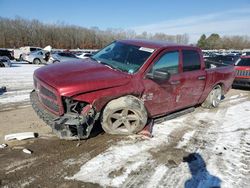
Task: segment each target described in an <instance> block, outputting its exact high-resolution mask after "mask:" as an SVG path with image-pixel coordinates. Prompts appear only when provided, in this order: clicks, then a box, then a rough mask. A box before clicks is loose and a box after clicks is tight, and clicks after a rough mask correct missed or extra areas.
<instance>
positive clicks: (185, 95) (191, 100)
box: [176, 48, 206, 109]
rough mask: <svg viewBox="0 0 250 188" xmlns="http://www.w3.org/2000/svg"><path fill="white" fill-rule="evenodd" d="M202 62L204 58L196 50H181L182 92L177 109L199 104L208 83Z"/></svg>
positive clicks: (179, 95) (177, 101)
mask: <svg viewBox="0 0 250 188" xmlns="http://www.w3.org/2000/svg"><path fill="white" fill-rule="evenodd" d="M202 62H203V61H202V57H201V55H200V53H199V51H198V50H196V49H195V48H186V49H185V48H183V49H182V50H181V73H180V83H179V84H180V91H179V93H178V96H177V100H176V109H181V108H186V107H189V106H194V105H196V104H197V103H198V101H199V99H200V97H201V95H202V93H203V90H204V87H205V83H206V72H205V67H204V63H202Z"/></svg>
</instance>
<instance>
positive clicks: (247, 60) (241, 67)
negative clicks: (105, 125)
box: [233, 56, 250, 88]
mask: <svg viewBox="0 0 250 188" xmlns="http://www.w3.org/2000/svg"><path fill="white" fill-rule="evenodd" d="M235 70H236V77H235V80H234V82H233V86H234V87H238V86H240V87H248V88H250V56H242V57H241V58H240V59H239V60H238V61H237V62H236V63H235Z"/></svg>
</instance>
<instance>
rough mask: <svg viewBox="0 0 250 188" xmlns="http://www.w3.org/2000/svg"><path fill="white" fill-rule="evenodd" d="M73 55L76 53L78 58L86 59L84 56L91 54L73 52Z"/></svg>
mask: <svg viewBox="0 0 250 188" xmlns="http://www.w3.org/2000/svg"><path fill="white" fill-rule="evenodd" d="M75 55H76V56H77V57H78V58H81V59H86V58H89V57H91V56H92V55H93V54H91V53H84V52H82V53H77V54H75Z"/></svg>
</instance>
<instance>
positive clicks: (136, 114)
mask: <svg viewBox="0 0 250 188" xmlns="http://www.w3.org/2000/svg"><path fill="white" fill-rule="evenodd" d="M147 117H148V116H147V111H146V108H145V107H144V104H143V102H142V101H140V100H139V99H138V98H136V97H134V96H131V95H129V96H125V97H121V98H118V99H115V100H112V101H111V102H109V103H108V104H107V106H106V107H105V108H104V110H103V114H102V118H101V124H102V128H103V130H104V131H105V132H106V133H108V134H119V135H130V134H136V133H138V132H139V131H141V130H142V129H143V128H144V127H145V125H146V123H147Z"/></svg>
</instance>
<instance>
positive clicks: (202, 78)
mask: <svg viewBox="0 0 250 188" xmlns="http://www.w3.org/2000/svg"><path fill="white" fill-rule="evenodd" d="M205 79H206V76H199V77H198V80H205Z"/></svg>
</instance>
